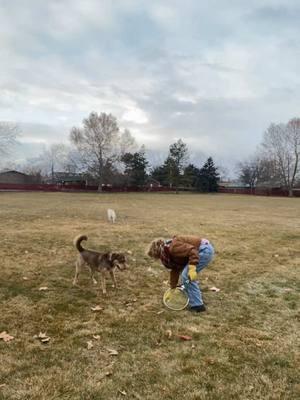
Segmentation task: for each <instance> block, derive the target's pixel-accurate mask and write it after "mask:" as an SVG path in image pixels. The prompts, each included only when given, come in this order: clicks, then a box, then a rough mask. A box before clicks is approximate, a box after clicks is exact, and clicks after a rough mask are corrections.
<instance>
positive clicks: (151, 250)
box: [146, 238, 164, 259]
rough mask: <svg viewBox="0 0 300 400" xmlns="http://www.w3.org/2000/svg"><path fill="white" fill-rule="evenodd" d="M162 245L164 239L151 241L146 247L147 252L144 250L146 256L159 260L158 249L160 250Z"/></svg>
mask: <svg viewBox="0 0 300 400" xmlns="http://www.w3.org/2000/svg"><path fill="white" fill-rule="evenodd" d="M163 243H164V239H163V238H157V239H154V240H152V242H151V243H150V245H149V246H148V248H147V250H146V254H147V256H149V257H151V258H156V259H158V258H160V251H161V250H160V249H161V245H162V244H163Z"/></svg>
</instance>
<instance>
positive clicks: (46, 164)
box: [23, 143, 71, 182]
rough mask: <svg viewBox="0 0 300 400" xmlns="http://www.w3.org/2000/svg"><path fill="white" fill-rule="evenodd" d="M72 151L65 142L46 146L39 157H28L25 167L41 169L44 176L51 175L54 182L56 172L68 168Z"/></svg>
mask: <svg viewBox="0 0 300 400" xmlns="http://www.w3.org/2000/svg"><path fill="white" fill-rule="evenodd" d="M70 152H71V150H70V148H69V147H68V146H66V145H65V144H62V143H55V144H52V145H51V146H48V147H45V148H44V150H43V152H42V153H41V154H40V155H38V156H37V157H35V158H31V159H28V160H27V162H26V164H25V165H24V167H23V169H24V168H25V169H27V170H31V169H32V170H37V171H40V173H41V174H42V175H43V176H50V177H51V180H52V182H54V175H55V172H58V171H66V170H67V166H68V164H69V163H70ZM68 172H69V171H68Z"/></svg>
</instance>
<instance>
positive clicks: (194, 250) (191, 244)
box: [169, 235, 201, 288]
mask: <svg viewBox="0 0 300 400" xmlns="http://www.w3.org/2000/svg"><path fill="white" fill-rule="evenodd" d="M200 244H201V238H200V237H198V236H191V235H187V236H174V238H173V239H172V243H171V244H170V247H169V253H170V256H171V257H172V260H173V262H174V263H175V264H177V265H178V268H174V269H172V270H171V271H170V286H171V288H174V287H176V286H177V283H178V279H179V275H180V273H181V271H182V270H183V268H184V267H185V266H186V265H187V264H192V265H197V264H198V262H199V247H200Z"/></svg>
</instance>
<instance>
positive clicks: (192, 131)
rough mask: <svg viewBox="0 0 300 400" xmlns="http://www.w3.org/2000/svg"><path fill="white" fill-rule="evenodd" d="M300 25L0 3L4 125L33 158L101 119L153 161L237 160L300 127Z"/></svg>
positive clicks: (174, 7) (225, 10)
mask: <svg viewBox="0 0 300 400" xmlns="http://www.w3.org/2000/svg"><path fill="white" fill-rule="evenodd" d="M299 21H300V1H299V0H251V1H249V2H246V1H244V0H210V1H208V2H206V1H200V0H184V1H183V0H149V1H148V0H107V1H106V0H51V1H40V0H26V1H22V0H19V1H18V0H0V44H1V46H0V60H1V63H0V121H16V122H18V123H20V124H21V127H22V135H23V136H22V138H21V140H22V142H23V143H25V146H24V149H25V151H26V154H30V153H31V155H32V153H34V152H37V151H38V149H39V146H38V145H37V144H39V143H46V144H48V143H57V142H61V141H65V142H66V141H68V135H69V130H70V127H72V126H78V125H80V124H81V121H82V119H83V118H84V117H86V116H87V115H88V114H89V113H90V112H91V111H97V112H107V113H109V112H111V113H112V114H114V115H115V116H116V117H117V118H118V121H119V125H120V126H121V128H129V129H130V130H131V132H132V134H133V135H134V136H135V137H136V139H137V141H138V142H139V143H140V144H145V145H146V147H147V148H148V149H152V150H156V149H157V150H160V151H161V150H164V149H165V150H167V149H168V146H169V144H170V143H173V142H174V141H175V140H177V139H178V138H182V139H183V140H184V141H185V142H186V143H187V144H188V145H189V147H190V150H191V153H194V154H196V153H198V152H201V153H204V154H205V155H207V156H208V155H213V156H214V157H215V158H216V162H217V163H218V162H219V163H222V162H224V163H225V164H226V162H228V161H229V160H230V161H231V162H233V161H234V160H237V159H242V158H244V157H247V156H248V155H250V154H251V153H252V152H254V151H255V148H256V146H257V145H258V144H259V142H260V141H261V138H262V134H263V132H264V130H265V129H266V128H267V127H268V125H269V124H270V123H271V122H280V121H282V122H287V121H288V120H289V119H290V118H292V117H295V116H298V117H299V114H300V107H299V105H300V90H299V89H300V41H299V37H300V23H299ZM30 150H31V151H30Z"/></svg>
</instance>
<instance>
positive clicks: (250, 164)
mask: <svg viewBox="0 0 300 400" xmlns="http://www.w3.org/2000/svg"><path fill="white" fill-rule="evenodd" d="M238 170H239V179H240V180H241V182H242V183H244V184H245V185H248V186H249V187H250V188H251V189H254V188H255V186H256V184H257V180H258V178H259V160H258V159H257V158H252V159H250V160H248V161H244V162H240V163H239V164H238Z"/></svg>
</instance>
